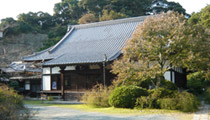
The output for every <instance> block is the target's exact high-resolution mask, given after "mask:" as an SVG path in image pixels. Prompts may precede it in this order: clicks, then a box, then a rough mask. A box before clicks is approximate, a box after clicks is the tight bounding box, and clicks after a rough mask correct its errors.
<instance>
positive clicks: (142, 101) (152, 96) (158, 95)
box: [136, 88, 176, 109]
mask: <svg viewBox="0 0 210 120" xmlns="http://www.w3.org/2000/svg"><path fill="white" fill-rule="evenodd" d="M148 92H149V96H147V97H140V98H137V100H136V108H141V109H143V108H160V104H159V103H160V102H158V100H159V99H162V98H167V97H172V96H173V95H174V93H175V92H176V91H172V90H168V89H165V88H158V89H152V90H148Z"/></svg>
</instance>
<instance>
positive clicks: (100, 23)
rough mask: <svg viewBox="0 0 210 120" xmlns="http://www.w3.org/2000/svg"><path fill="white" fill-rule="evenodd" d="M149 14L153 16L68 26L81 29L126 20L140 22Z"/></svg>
mask: <svg viewBox="0 0 210 120" xmlns="http://www.w3.org/2000/svg"><path fill="white" fill-rule="evenodd" d="M150 16H153V15H145V16H139V17H130V18H123V19H116V20H108V21H101V22H94V23H88V24H80V25H69V26H73V27H75V28H76V29H81V28H89V27H98V26H105V25H112V24H122V23H128V22H140V21H144V20H145V18H146V17H150Z"/></svg>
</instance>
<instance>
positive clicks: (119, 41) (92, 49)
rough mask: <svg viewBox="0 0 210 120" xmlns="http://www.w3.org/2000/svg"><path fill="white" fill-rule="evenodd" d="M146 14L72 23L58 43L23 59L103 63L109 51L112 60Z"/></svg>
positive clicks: (62, 62) (108, 58)
mask: <svg viewBox="0 0 210 120" xmlns="http://www.w3.org/2000/svg"><path fill="white" fill-rule="evenodd" d="M146 17H147V16H141V17H134V18H125V19H120V20H111V21H104V22H97V23H90V24H82V25H73V26H71V30H70V31H69V32H67V34H66V35H65V36H64V37H63V38H62V39H61V40H60V41H59V42H58V43H57V44H56V45H54V46H53V47H51V48H48V49H46V50H44V51H41V52H39V53H35V54H33V55H30V56H26V57H23V60H24V61H38V60H49V61H47V62H45V63H44V65H62V64H80V63H100V62H103V61H104V59H105V57H104V56H105V55H106V56H107V61H112V60H114V59H116V58H117V57H118V56H119V55H120V54H121V49H122V48H123V47H124V46H125V43H126V41H127V40H128V39H129V38H130V37H131V36H132V34H133V32H134V30H135V29H136V27H137V26H138V25H139V24H140V23H142V22H143V21H144V20H145V18H146Z"/></svg>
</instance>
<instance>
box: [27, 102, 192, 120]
mask: <svg viewBox="0 0 210 120" xmlns="http://www.w3.org/2000/svg"><path fill="white" fill-rule="evenodd" d="M24 104H29V105H41V106H55V107H63V108H71V109H77V110H82V111H87V112H99V113H103V114H112V115H147V114H164V115H166V116H173V117H176V118H177V119H179V120H192V118H193V115H194V113H184V112H180V111H177V110H164V109H143V110H138V109H124V108H114V107H107V108H101V107H94V106H89V105H85V104H79V105H66V104H45V103H43V101H29V100H24Z"/></svg>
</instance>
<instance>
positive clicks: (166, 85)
mask: <svg viewBox="0 0 210 120" xmlns="http://www.w3.org/2000/svg"><path fill="white" fill-rule="evenodd" d="M161 87H164V88H166V89H169V90H177V86H176V85H175V84H174V83H173V82H171V81H168V80H164V81H162V83H161Z"/></svg>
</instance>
